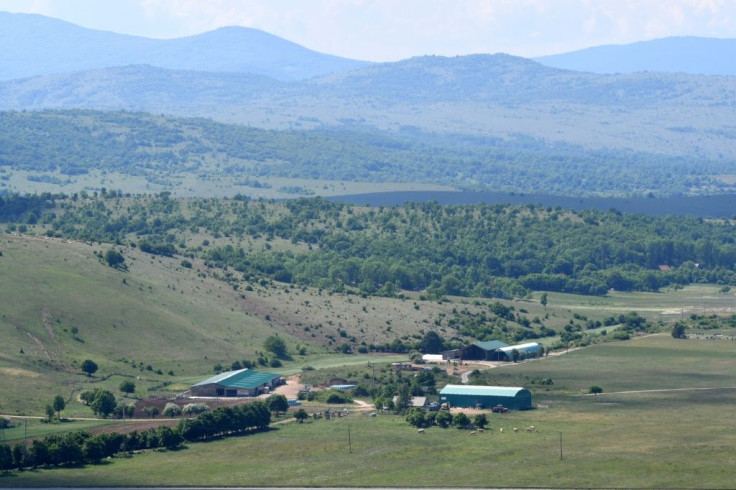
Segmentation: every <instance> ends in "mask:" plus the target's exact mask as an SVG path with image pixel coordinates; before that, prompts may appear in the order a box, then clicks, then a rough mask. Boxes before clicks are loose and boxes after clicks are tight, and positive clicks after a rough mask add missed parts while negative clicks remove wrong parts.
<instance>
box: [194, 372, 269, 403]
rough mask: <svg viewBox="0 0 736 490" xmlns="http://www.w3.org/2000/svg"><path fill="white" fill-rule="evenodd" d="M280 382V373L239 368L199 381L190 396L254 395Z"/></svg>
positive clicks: (267, 390)
mask: <svg viewBox="0 0 736 490" xmlns="http://www.w3.org/2000/svg"><path fill="white" fill-rule="evenodd" d="M280 384H283V378H282V377H281V375H280V374H276V373H261V372H258V371H253V370H252V369H240V370H238V371H227V372H224V373H220V374H218V375H215V376H212V377H211V378H207V379H205V380H204V381H200V382H199V383H197V384H196V385H194V386H192V387H191V388H190V391H191V394H192V396H224V397H229V396H256V395H259V394H261V393H267V392H269V391H270V390H271V389H272V388H275V387H277V386H279V385H280Z"/></svg>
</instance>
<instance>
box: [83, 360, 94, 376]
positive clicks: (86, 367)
mask: <svg viewBox="0 0 736 490" xmlns="http://www.w3.org/2000/svg"><path fill="white" fill-rule="evenodd" d="M82 371H84V372H85V373H87V376H92V375H93V374H94V373H96V372H97V363H95V361H93V360H91V359H85V360H84V362H83V363H82Z"/></svg>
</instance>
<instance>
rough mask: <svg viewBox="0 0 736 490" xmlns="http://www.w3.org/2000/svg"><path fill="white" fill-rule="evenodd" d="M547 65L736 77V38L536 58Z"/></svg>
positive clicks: (670, 41) (661, 41)
mask: <svg viewBox="0 0 736 490" xmlns="http://www.w3.org/2000/svg"><path fill="white" fill-rule="evenodd" d="M535 60H536V61H538V62H540V63H542V64H543V65H547V66H551V67H554V68H562V69H565V70H574V71H587V72H592V73H635V72H643V71H649V72H670V73H691V74H697V75H728V76H734V75H736V39H714V38H704V37H667V38H663V39H655V40H653V41H642V42H637V43H633V44H622V45H607V46H597V47H593V48H587V49H582V50H580V51H572V52H569V53H563V54H556V55H550V56H542V57H539V58H535Z"/></svg>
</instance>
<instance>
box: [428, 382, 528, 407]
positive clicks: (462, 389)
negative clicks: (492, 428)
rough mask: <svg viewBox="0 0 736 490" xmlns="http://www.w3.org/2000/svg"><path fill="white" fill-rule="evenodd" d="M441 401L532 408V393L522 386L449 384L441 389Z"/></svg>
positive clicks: (479, 405) (482, 405) (480, 405)
mask: <svg viewBox="0 0 736 490" xmlns="http://www.w3.org/2000/svg"><path fill="white" fill-rule="evenodd" d="M440 403H447V404H449V405H450V406H451V407H465V408H475V407H480V408H486V409H489V408H493V407H495V406H497V405H503V406H504V407H506V408H508V409H509V410H528V409H530V408H532V394H531V392H530V391H529V390H527V389H526V388H520V387H508V386H474V385H447V386H445V387H444V388H442V390H441V391H440Z"/></svg>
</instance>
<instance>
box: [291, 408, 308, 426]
mask: <svg viewBox="0 0 736 490" xmlns="http://www.w3.org/2000/svg"><path fill="white" fill-rule="evenodd" d="M294 418H295V419H296V421H297V422H298V423H300V424H301V423H304V421H305V420H306V419H307V418H309V414H307V412H306V410H304V409H303V408H300V409H299V410H297V411H296V412H294Z"/></svg>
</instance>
